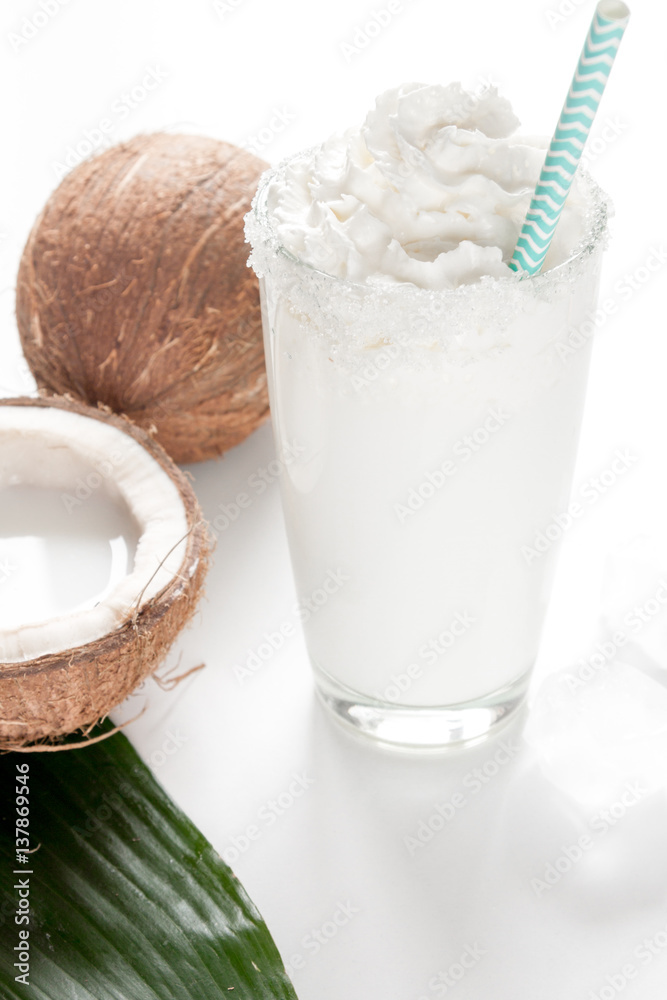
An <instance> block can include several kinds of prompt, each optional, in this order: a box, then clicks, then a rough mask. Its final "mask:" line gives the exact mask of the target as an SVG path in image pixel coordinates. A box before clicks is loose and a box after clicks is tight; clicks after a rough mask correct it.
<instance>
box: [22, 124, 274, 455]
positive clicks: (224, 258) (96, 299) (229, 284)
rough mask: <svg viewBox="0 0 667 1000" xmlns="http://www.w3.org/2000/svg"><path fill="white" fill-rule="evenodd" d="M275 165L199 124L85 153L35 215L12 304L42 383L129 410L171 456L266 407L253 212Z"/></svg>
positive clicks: (245, 428)
mask: <svg viewBox="0 0 667 1000" xmlns="http://www.w3.org/2000/svg"><path fill="white" fill-rule="evenodd" d="M265 167H266V164H265V163H264V162H263V161H262V160H260V159H258V158H257V157H255V156H253V155H252V154H250V153H248V152H247V151H245V150H243V149H240V148H238V147H236V146H232V145H230V144H228V143H225V142H220V141H218V140H216V139H211V138H206V137H203V136H193V135H170V134H166V133H156V134H152V135H141V136H137V137H136V138H134V139H132V140H130V141H129V142H125V143H122V144H120V145H117V146H114V147H112V148H111V149H108V150H106V151H105V152H103V153H101V154H100V155H98V156H95V157H94V158H92V159H90V160H88V161H86V162H84V163H82V164H80V165H79V166H77V167H75V168H74V169H73V170H72V171H71V173H70V174H68V175H67V176H66V177H65V178H64V179H63V181H62V182H61V184H60V185H59V187H58V188H57V189H56V190H55V192H54V193H53V195H52V196H51V197H50V199H49V201H48V202H47V204H46V206H45V207H44V210H43V211H42V213H41V215H40V216H39V217H38V219H37V220H36V222H35V225H34V227H33V229H32V232H31V233H30V236H29V238H28V242H27V244H26V247H25V249H24V252H23V256H22V259H21V264H20V268H19V274H18V283H17V299H16V315H17V321H18V327H19V332H20V336H21V342H22V345H23V351H24V353H25V357H26V359H27V361H28V364H29V366H30V368H31V370H32V372H33V374H34V376H35V378H36V380H37V383H38V385H39V386H40V387H41V388H43V389H45V390H47V391H48V392H51V393H55V394H70V395H72V396H73V397H75V398H77V399H79V400H81V401H82V402H85V403H88V404H91V405H95V404H97V403H103V404H104V405H105V406H108V407H110V408H111V409H112V410H113V411H114V412H116V413H124V414H126V415H127V416H128V417H129V418H130V419H131V420H133V421H134V422H135V423H137V424H138V425H139V426H141V427H143V428H145V429H155V430H156V433H157V439H158V441H159V442H160V444H162V446H163V447H164V448H165V450H166V451H167V452H168V453H169V455H171V457H172V458H173V459H174V460H175V461H176V462H196V461H200V460H203V459H208V458H212V457H215V456H217V455H221V454H222V453H224V452H225V451H227V450H228V449H230V448H233V447H234V446H235V445H236V444H239V443H240V442H241V441H243V440H244V438H245V437H246V436H247V435H248V434H250V433H251V431H253V430H254V429H255V428H256V427H257V426H258V425H259V424H261V423H262V421H264V420H265V418H266V417H267V416H268V412H269V409H268V397H267V385H266V371H265V365H264V353H263V347H262V328H261V315H260V304H259V291H258V283H257V279H256V277H255V275H254V274H253V272H252V270H251V269H250V268H248V267H247V265H246V261H247V257H248V247H247V245H246V244H245V243H244V236H243V217H244V215H245V213H246V212H247V211H248V210H249V208H250V202H251V199H252V197H253V194H254V191H255V188H256V186H257V181H258V179H259V176H260V174H261V173H262V171H263V170H264V169H265Z"/></svg>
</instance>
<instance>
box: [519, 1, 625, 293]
mask: <svg viewBox="0 0 667 1000" xmlns="http://www.w3.org/2000/svg"><path fill="white" fill-rule="evenodd" d="M629 18H630V11H629V10H628V8H627V7H626V5H625V4H624V3H620V2H617V0H601V2H600V3H598V5H597V7H596V9H595V14H594V15H593V20H592V22H591V26H590V28H589V29H588V35H587V37H586V42H585V44H584V48H583V50H582V53H581V56H580V57H579V62H578V63H577V68H576V70H575V73H574V77H573V78H572V83H571V85H570V90H569V92H568V95H567V98H566V100H565V104H564V105H563V110H562V111H561V114H560V118H559V120H558V125H557V126H556V132H555V134H554V137H553V139H552V140H551V145H550V146H549V150H548V152H547V156H546V160H545V161H544V166H543V167H542V173H541V174H540V179H539V180H538V182H537V187H536V188H535V194H534V195H533V199H532V201H531V203H530V208H529V209H528V212H527V214H526V221H525V222H524V224H523V229H522V230H521V235H520V236H519V240H518V242H517V245H516V249H515V251H514V254H513V256H512V260H511V261H510V264H509V266H510V267H511V268H512V270H513V271H523V272H525V273H526V274H537V272H538V271H539V270H540V268H541V267H542V264H543V262H544V258H545V257H546V255H547V251H548V250H549V247H550V245H551V240H552V238H553V234H554V231H555V229H556V226H557V224H558V220H559V218H560V213H561V211H562V209H563V205H564V204H565V199H566V198H567V195H568V192H569V190H570V188H571V186H572V181H573V180H574V175H575V173H576V170H577V166H578V164H579V160H580V159H581V154H582V153H583V151H584V145H585V143H586V139H587V138H588V133H589V132H590V130H591V125H592V124H593V119H594V118H595V112H596V111H597V109H598V106H599V104H600V100H601V99H602V94H603V93H604V88H605V86H606V84H607V80H608V79H609V74H610V72H611V67H612V66H613V65H614V59H615V58H616V53H617V51H618V47H619V45H620V44H621V38H622V37H623V34H624V33H625V29H626V28H627V26H628V20H629Z"/></svg>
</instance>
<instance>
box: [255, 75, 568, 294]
mask: <svg viewBox="0 0 667 1000" xmlns="http://www.w3.org/2000/svg"><path fill="white" fill-rule="evenodd" d="M518 126H519V120H518V119H517V117H516V116H515V114H514V112H513V111H512V108H511V105H510V103H509V101H507V100H506V99H505V98H503V97H501V96H500V95H499V94H498V91H497V89H496V88H495V87H491V86H489V87H487V88H485V89H484V90H482V91H481V92H479V93H469V92H467V91H465V90H464V89H463V88H462V87H461V85H460V84H459V83H451V84H449V85H448V86H441V85H430V86H429V85H425V84H419V83H410V84H404V85H403V86H401V87H398V88H396V89H394V90H389V91H387V92H386V93H384V94H382V95H381V96H380V97H379V98H378V99H377V101H376V106H375V109H374V110H373V111H371V112H370V113H369V114H368V116H367V117H366V121H365V122H364V124H363V125H362V126H361V127H360V128H352V129H348V130H347V131H346V132H344V133H342V134H338V135H334V136H332V137H331V138H330V139H328V140H327V141H326V142H325V143H323V145H321V146H319V147H317V148H315V149H313V150H308V151H307V152H305V153H303V154H300V155H299V156H296V157H294V158H293V159H291V160H290V161H288V163H286V164H285V165H284V168H283V169H282V170H281V171H279V172H277V173H276V174H275V175H274V177H273V179H272V180H271V182H270V184H269V188H268V192H267V201H266V206H267V210H268V213H269V217H270V218H271V223H272V227H273V229H274V232H275V235H276V237H277V239H278V240H279V241H280V243H281V244H282V245H283V246H284V247H285V248H286V249H287V250H288V251H290V252H291V253H292V254H294V255H295V256H296V257H298V258H299V259H300V260H302V261H303V262H304V263H306V264H310V265H311V266H313V267H316V268H318V269H319V270H322V271H326V272H327V273H329V274H332V275H335V276H336V277H340V278H347V279H349V280H352V281H356V282H365V283H373V284H381V283H394V282H410V283H412V284H414V285H416V286H418V287H421V288H427V289H439V288H454V287H457V286H459V285H462V284H470V283H473V282H476V281H478V280H479V279H480V278H482V277H483V276H484V275H490V276H492V277H496V278H500V277H509V276H511V275H514V272H513V271H511V270H510V268H509V267H508V262H509V260H510V259H511V256H512V253H513V251H514V247H515V245H516V241H517V239H518V236H519V233H520V230H521V226H522V225H523V221H524V218H525V215H526V211H527V209H528V206H529V204H530V199H531V197H532V194H533V192H534V189H535V185H536V183H537V179H538V177H539V173H540V170H541V168H542V164H543V162H544V155H545V149H546V146H547V145H548V140H546V139H541V138H534V137H525V136H524V137H521V136H519V135H517V134H516V130H517V128H518ZM585 222H586V209H585V200H584V199H583V198H582V197H581V196H580V195H579V192H578V184H577V182H576V179H575V184H574V186H573V189H572V191H571V192H570V195H569V197H568V201H567V203H566V206H565V209H564V211H563V214H562V216H561V220H560V222H559V225H558V227H557V230H556V235H555V237H554V241H553V243H552V246H551V249H550V251H549V254H548V256H547V259H546V261H545V265H544V269H547V268H550V267H553V266H555V265H557V264H559V263H562V262H563V261H565V260H567V258H568V257H569V256H571V254H572V252H573V250H574V249H575V248H576V246H577V244H578V243H579V242H580V241H581V239H582V237H583V235H584V231H585Z"/></svg>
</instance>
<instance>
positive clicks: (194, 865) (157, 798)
mask: <svg viewBox="0 0 667 1000" xmlns="http://www.w3.org/2000/svg"><path fill="white" fill-rule="evenodd" d="M25 763H28V764H29V765H30V771H29V782H28V784H29V788H30V791H29V793H28V794H29V798H30V802H31V809H30V827H29V829H30V838H31V846H37V844H39V843H40V842H41V847H40V848H39V850H37V851H36V852H35V853H33V854H30V855H29V856H28V858H29V863H28V864H21V863H19V862H18V861H17V856H16V831H15V828H14V819H15V783H16V780H15V779H16V775H17V764H25ZM0 781H1V782H2V789H3V794H2V808H1V812H2V823H1V829H0V873H1V874H0V878H1V879H2V882H3V891H2V906H1V907H0V921H1V923H0V995H1V996H2V997H3V1000H219V998H220V997H223V996H224V997H226V998H227V1000H229V998H230V997H231V998H232V1000H251V998H252V1000H296V995H295V993H294V990H293V988H292V985H291V983H290V981H289V979H288V978H287V975H286V973H285V970H284V967H283V963H282V961H281V959H280V956H279V954H278V951H277V949H276V946H275V944H274V942H273V940H272V938H271V935H270V934H269V931H268V929H267V927H266V925H265V924H264V921H263V920H262V918H261V916H260V914H259V913H258V911H257V909H256V908H255V906H254V905H253V903H252V902H251V901H250V899H249V898H248V896H247V895H246V893H245V891H244V889H243V887H242V886H241V884H240V883H239V882H238V880H237V879H236V878H235V876H234V875H233V874H232V872H231V871H230V869H229V868H228V867H227V865H225V863H224V862H223V861H222V859H221V858H220V857H219V856H218V855H217V854H216V852H215V851H214V850H213V848H212V847H211V845H210V844H209V843H208V841H207V840H206V839H205V838H204V837H203V836H202V835H201V833H199V831H198V830H197V829H196V828H195V827H194V826H193V824H192V823H191V822H190V821H189V820H188V819H187V817H186V816H184V815H183V813H182V812H181V811H180V810H179V809H178V808H177V807H176V806H175V805H174V803H173V802H172V801H171V800H170V799H169V798H168V796H167V795H166V794H165V793H164V791H163V790H162V788H161V787H160V786H159V785H158V784H157V782H156V781H155V780H154V778H153V776H152V774H151V773H150V771H149V770H148V768H147V767H146V766H145V765H144V764H143V763H142V761H141V760H140V758H139V757H138V756H137V754H136V753H135V751H134V750H133V748H132V746H131V745H130V743H129V742H128V741H127V739H126V738H125V737H124V736H123V735H122V734H120V733H118V734H116V735H114V736H111V737H109V738H108V739H106V740H104V741H102V742H100V743H97V744H95V745H94V746H90V747H86V748H85V749H80V750H69V751H63V752H59V753H37V754H30V755H26V754H8V755H5V756H3V757H1V758H0ZM15 870H20V874H18V875H13V872H14V871H15ZM26 871H27V872H32V874H26ZM26 879H29V886H30V908H31V911H30V923H29V924H22V925H17V924H16V923H15V911H16V907H17V902H18V890H17V889H16V888H14V887H13V886H14V884H15V883H18V882H19V881H20V880H26ZM21 927H22V928H25V929H28V930H29V932H30V936H29V939H28V941H29V952H30V974H29V985H24V984H22V983H20V982H16V979H15V977H16V975H17V974H18V971H17V968H16V967H15V966H14V962H15V961H17V957H18V956H17V952H16V951H15V950H14V949H15V946H16V945H18V943H19V929H20V928H21Z"/></svg>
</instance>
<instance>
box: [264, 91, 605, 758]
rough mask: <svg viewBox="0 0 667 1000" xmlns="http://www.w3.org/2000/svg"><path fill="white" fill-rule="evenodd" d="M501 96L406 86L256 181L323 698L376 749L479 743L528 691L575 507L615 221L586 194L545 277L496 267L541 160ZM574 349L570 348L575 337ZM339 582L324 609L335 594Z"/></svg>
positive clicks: (585, 188) (293, 508) (291, 521)
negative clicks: (555, 524)
mask: <svg viewBox="0 0 667 1000" xmlns="http://www.w3.org/2000/svg"><path fill="white" fill-rule="evenodd" d="M517 125H518V122H517V120H516V118H515V117H514V115H513V113H512V111H511V109H510V107H509V104H508V103H507V102H506V101H505V100H504V99H502V98H500V97H499V96H498V95H497V93H496V92H495V90H493V89H489V90H488V91H486V92H485V93H483V94H482V95H477V96H475V95H471V94H466V93H465V91H463V90H462V89H461V88H460V86H459V85H457V84H453V85H450V86H449V87H441V86H432V87H428V86H422V85H416V84H412V85H408V86H405V87H402V88H399V89H398V90H395V91H390V92H388V93H387V94H384V95H383V96H382V97H381V98H379V99H378V101H377V105H376V109H375V110H374V111H373V112H371V113H370V114H369V115H368V117H367V119H366V122H365V124H364V125H363V126H362V127H361V129H356V130H350V131H348V132H347V133H345V134H344V135H342V136H336V137H334V138H332V139H330V140H329V141H328V142H326V143H325V144H324V145H323V146H322V147H318V148H317V149H314V150H310V151H308V152H306V153H304V154H301V155H299V156H297V157H294V158H293V159H291V160H290V161H289V162H287V163H286V164H283V165H282V166H281V167H280V168H278V169H277V170H276V171H273V172H271V173H270V174H269V175H268V176H267V177H265V180H264V183H263V184H262V186H261V187H260V191H259V193H258V196H257V199H256V203H255V209H254V212H253V213H251V215H250V216H249V217H248V234H249V238H250V240H251V242H252V244H253V254H252V258H251V260H252V263H253V266H254V267H255V269H256V271H257V272H258V274H259V275H260V276H261V278H262V281H261V286H262V296H263V305H264V327H265V335H266V350H267V360H268V367H269V374H270V391H271V407H272V414H273V420H274V427H275V432H276V440H277V445H278V449H279V451H282V450H283V449H285V448H287V447H288V446H289V445H290V443H292V442H294V441H297V442H298V443H299V446H300V457H299V458H297V459H296V460H295V461H292V462H290V464H289V465H287V466H286V470H285V473H284V475H283V477H282V483H281V487H282V496H283V504H284V509H285V517H286V523H287V530H288V535H289V541H290V549H291V554H292V560H293V565H294V571H295V577H296V581H297V587H298V590H299V594H300V596H301V598H302V599H304V600H308V599H309V598H311V596H312V595H313V594H314V593H316V592H318V591H321V592H322V594H324V595H325V596H324V597H323V598H320V601H319V603H317V604H315V605H313V604H312V601H311V611H310V612H309V613H308V615H307V616H305V617H307V620H306V621H305V622H304V628H305V633H306V640H307V644H308V649H309V653H310V657H311V659H312V662H313V666H314V668H315V671H316V676H317V681H318V686H319V689H320V693H322V694H323V697H324V698H325V700H326V701H327V702H328V703H329V704H330V705H331V707H333V708H334V710H335V711H336V712H337V713H338V714H339V716H342V717H343V718H344V719H345V720H346V721H348V722H351V723H352V724H353V725H355V726H356V727H357V728H359V729H361V730H363V731H365V732H370V733H372V734H374V735H376V736H378V737H379V738H381V739H384V740H386V741H388V742H396V743H406V744H413V745H422V746H427V745H440V744H447V743H449V742H456V741H459V740H465V739H476V738H479V737H481V736H482V735H484V734H485V733H486V732H487V731H488V729H489V728H490V727H491V726H492V725H493V724H494V723H495V722H497V721H498V720H500V719H502V718H505V717H507V716H508V715H509V714H510V713H511V711H512V710H513V709H515V708H516V707H517V705H518V704H519V703H520V701H521V699H522V697H523V694H524V693H525V688H526V683H527V678H528V674H529V671H530V669H531V667H532V665H533V663H534V661H535V657H536V654H537V649H538V644H539V636H540V630H541V625H542V620H543V617H544V612H545V609H546V603H547V599H548V593H549V587H550V582H551V576H552V571H553V559H554V555H555V551H556V547H555V545H552V546H550V547H549V549H548V551H545V552H542V553H538V554H537V555H535V556H533V555H531V546H532V542H533V540H534V538H535V537H536V535H537V534H538V533H540V532H542V531H543V530H544V529H545V528H546V527H547V526H549V525H550V524H551V522H552V521H553V519H554V517H557V516H558V515H560V514H561V513H562V512H563V511H565V510H566V508H567V503H568V493H569V489H570V483H571V477H572V470H573V465H574V460H575V453H576V445H577V439H578V431H579V425H580V419H581V411H582V407H583V401H584V392H585V383H586V374H587V368H588V361H589V350H590V339H589V338H586V341H585V345H584V346H582V347H578V348H577V349H576V350H572V349H571V348H569V346H568V345H569V343H570V338H571V337H572V334H573V331H575V330H576V328H577V326H578V325H579V324H581V323H582V322H584V321H587V320H589V318H590V314H591V312H592V310H594V308H595V301H596V295H597V284H598V273H599V265H600V257H601V249H602V243H603V239H604V234H605V231H606V203H605V199H604V197H603V196H602V195H601V193H600V192H599V189H597V187H596V186H595V185H594V184H593V182H591V181H589V180H587V179H586V178H585V177H582V178H580V179H579V180H578V181H577V183H576V184H575V187H574V189H573V191H572V194H571V197H570V198H569V199H568V204H567V206H566V209H565V212H564V215H563V218H562V219H561V222H560V224H559V227H558V230H557V234H556V238H555V240H554V243H553V244H552V247H551V250H550V252H549V255H548V258H547V261H546V264H545V273H543V274H542V275H539V276H537V277H535V278H529V279H528V278H526V279H523V280H521V279H520V278H519V277H518V276H517V275H516V274H514V273H513V272H512V271H511V270H510V268H509V267H508V264H507V262H508V261H509V259H510V258H511V255H512V252H513V249H514V246H515V244H516V239H517V236H518V233H519V230H520V228H521V224H522V222H523V219H524V217H525V213H526V209H527V206H528V203H529V200H530V197H531V195H532V192H533V190H534V187H535V183H536V181H537V177H538V175H539V171H540V168H541V165H542V162H543V159H544V147H545V145H546V143H545V142H542V141H540V140H535V139H526V138H521V137H519V136H517V135H516V133H515V130H516V127H517ZM577 343H580V340H577ZM331 571H334V572H335V573H336V574H337V577H336V579H337V580H338V582H339V585H338V586H337V588H336V590H335V592H332V593H330V594H327V593H326V591H324V590H322V581H323V580H325V578H326V577H327V573H329V572H331Z"/></svg>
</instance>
